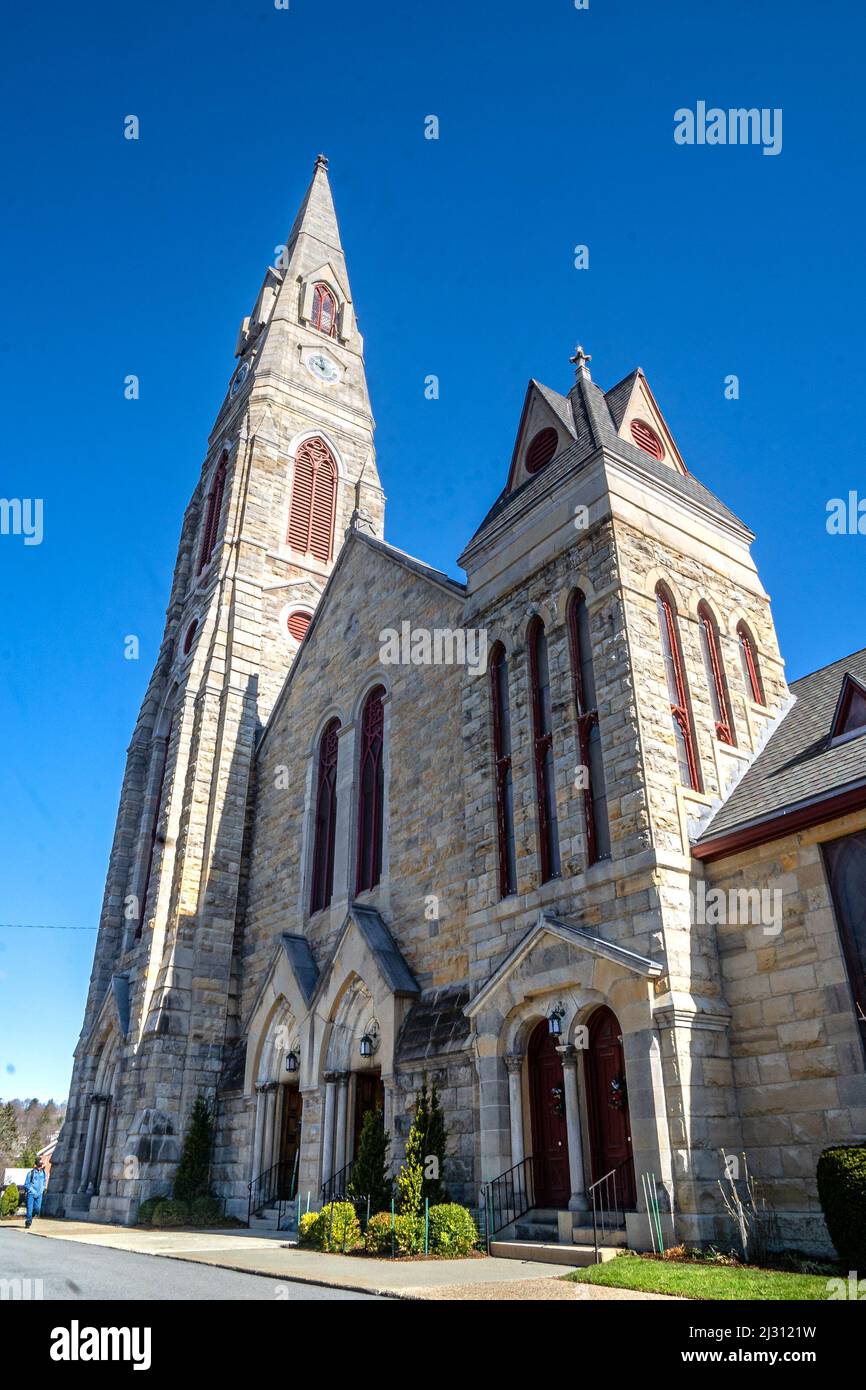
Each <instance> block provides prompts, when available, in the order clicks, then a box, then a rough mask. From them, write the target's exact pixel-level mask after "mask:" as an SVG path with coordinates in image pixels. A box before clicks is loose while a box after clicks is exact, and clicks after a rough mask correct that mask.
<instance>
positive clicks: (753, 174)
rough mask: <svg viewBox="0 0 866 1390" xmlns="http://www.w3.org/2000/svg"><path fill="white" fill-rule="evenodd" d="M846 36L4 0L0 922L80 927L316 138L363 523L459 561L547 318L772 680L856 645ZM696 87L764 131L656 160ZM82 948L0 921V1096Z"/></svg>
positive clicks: (633, 1)
mask: <svg viewBox="0 0 866 1390" xmlns="http://www.w3.org/2000/svg"><path fill="white" fill-rule="evenodd" d="M863 40H864V18H863V11H862V6H860V5H858V4H856V3H854V0H848V3H844V4H842V3H833V0H830V3H826V2H825V3H823V4H821V5H816V4H814V3H813V0H809V3H806V0H799V3H792V2H791V0H784V3H783V0H773V3H770V0H762V3H761V4H760V5H756V4H755V0H729V2H728V3H725V4H724V5H696V4H695V3H694V0H665V3H661V4H655V5H647V4H644V3H639V0H590V9H589V10H588V11H577V10H575V9H574V7H573V0H533V2H532V3H531V4H527V3H525V0H524V2H523V3H517V0H501V2H500V3H498V4H495V5H494V4H490V3H487V4H481V3H474V4H473V3H471V0H469V3H467V0H438V3H437V4H435V5H429V6H418V5H406V4H397V3H395V0H392V3H389V4H383V3H375V0H372V3H368V4H364V5H359V4H357V3H348V0H334V2H333V3H329V4H328V5H323V4H322V3H321V0H291V8H290V9H289V11H281V10H276V9H275V8H273V7H272V6H270V5H269V4H268V3H266V0H251V3H243V0H209V3H207V4H205V3H202V0H186V3H184V4H183V5H177V4H168V3H166V0H159V2H158V3H150V4H148V5H147V6H143V5H117V4H111V5H109V4H90V5H86V4H85V5H78V6H72V5H68V4H59V3H56V0H52V3H48V4H43V5H40V6H38V7H37V8H35V9H33V10H32V12H31V13H30V14H29V15H23V14H22V7H18V9H17V12H13V11H10V12H9V13H8V14H7V17H6V19H5V20H4V61H3V81H2V95H0V102H2V118H3V126H2V150H3V169H2V172H3V188H4V193H5V194H6V201H7V214H6V215H5V216H4V218H3V222H2V226H0V276H2V291H3V300H2V302H3V317H2V326H0V350H2V354H3V356H2V363H3V372H2V382H3V386H4V388H5V389H4V397H5V399H4V409H3V416H2V418H3V426H4V440H3V449H2V455H0V458H2V475H0V495H2V496H6V497H10V496H11V497H34V496H38V497H42V498H44V507H45V538H44V541H43V543H42V545H41V546H38V547H36V546H33V547H24V546H23V544H22V542H21V539H20V538H16V537H10V536H0V576H2V598H3V607H2V612H3V619H2V634H0V719H2V729H3V734H4V736H3V757H2V759H0V806H2V808H3V824H2V834H0V922H3V923H31V924H36V923H47V924H53V925H56V926H63V927H76V928H93V927H94V926H95V924H96V922H97V919H98V914H99V908H100V902H101V897H102V888H103V879H104V873H105V868H106V864H107V858H108V851H109V846H110V841H111V835H112V831H113V825H114V816H115V810H116V801H117V795H118V791H119V786H120V778H121V774H122V769H123V762H124V754H125V749H126V747H127V744H128V741H129V737H130V734H131V731H132V727H133V723H134V720H135V716H136V712H137V709H138V705H139V702H140V699H141V696H142V694H143V691H144V687H145V684H146V681H147V678H148V674H149V671H150V667H151V664H152V662H153V659H154V657H155V655H156V652H157V648H158V644H159V641H160V637H161V633H162V626H163V619H164V611H165V604H166V600H167V596H168V588H169V582H170V577H171V571H172V566H173V563H174V557H175V549H176V545H177V537H178V530H179V525H180V520H181V516H182V512H183V509H184V506H185V504H186V502H187V499H188V495H189V493H190V491H191V490H192V488H193V486H194V484H195V481H196V478H197V476H198V472H199V468H200V464H201V460H202V457H203V454H204V450H205V445H206V439H207V435H208V432H209V430H210V427H211V424H212V421H213V418H214V414H215V412H216V409H217V408H218V406H219V404H220V401H221V399H222V396H223V392H224V390H225V386H226V383H227V381H228V378H229V375H230V373H231V370H232V362H233V358H232V353H233V348H234V343H235V337H236V333H237V328H238V324H239V321H240V319H241V317H242V316H243V315H244V314H245V313H248V312H249V310H250V308H251V307H252V304H253V300H254V297H255V295H256V293H257V291H258V288H259V285H260V283H261V279H262V275H263V272H264V268H265V266H266V264H267V263H268V262H269V261H270V260H271V259H272V258H273V255H274V247H275V245H276V244H277V243H279V242H282V241H283V240H284V239H285V237H286V235H287V232H288V229H289V227H290V225H291V222H292V219H293V217H294V214H295V211H296V207H297V204H298V202H299V200H300V198H301V196H302V194H303V192H304V189H305V187H306V185H307V182H308V180H309V177H310V173H311V170H312V165H313V160H314V158H315V155H316V154H317V153H318V151H319V150H323V151H325V152H326V153H327V154H328V156H329V157H330V161H331V177H332V184H333V188H334V194H335V198H336V203H337V211H338V214H339V217H340V221H341V226H342V231H343V240H344V244H345V247H346V253H347V257H348V262H349V271H350V275H351V279H352V286H353V291H354V298H355V304H356V307H357V311H358V316H359V321H360V326H361V329H362V332H363V333H364V335H365V338H366V344H367V365H368V373H369V382H370V390H371V394H372V399H373V407H374V411H375V414H376V418H377V421H378V432H377V445H378V460H379V468H380V472H381V475H382V479H383V483H384V486H385V490H386V492H387V494H388V498H389V502H388V513H387V535H388V537H389V539H391V540H392V541H394V542H395V543H396V544H398V545H400V546H403V547H404V548H406V549H407V550H409V551H411V552H413V553H415V554H418V555H420V556H422V557H424V558H426V559H428V560H430V561H431V562H432V563H434V564H437V565H440V566H442V567H443V568H446V569H448V570H450V571H451V572H452V573H453V572H455V565H454V559H455V557H456V555H457V554H458V553H459V551H460V549H461V547H462V545H463V544H464V542H465V541H466V539H467V538H468V536H469V535H470V534H471V532H472V531H473V530H474V528H475V526H476V524H477V522H478V521H479V519H480V517H481V516H482V515H483V513H484V511H485V510H486V508H487V507H488V506H489V504H490V502H491V501H492V499H493V498H494V496H495V495H496V493H497V492H498V491H499V489H500V487H501V486H502V483H503V480H504V478H505V476H506V472H507V468H508V462H509V458H510V453H511V447H512V444H513V436H514V431H515V428H516V425H517V420H518V415H519V411H520V406H521V402H522V398H523V392H524V389H525V386H526V381H527V379H528V378H529V377H530V376H537V377H539V378H540V379H541V380H542V381H544V382H547V383H548V384H549V385H551V386H554V387H556V388H558V389H560V390H567V389H568V386H569V384H570V381H571V371H572V369H571V367H570V366H569V361H568V359H569V356H570V354H571V352H572V351H573V348H574V344H575V342H576V341H577V340H578V339H580V340H581V341H582V342H583V343H584V344H585V346H586V347H587V349H588V350H589V351H590V352H591V353H592V354H593V362H592V369H593V374H594V377H595V379H596V381H598V382H599V383H600V384H601V385H602V386H605V387H607V386H610V385H612V384H613V383H614V382H616V381H618V380H619V379H620V378H621V377H622V376H624V375H625V373H626V372H628V371H629V370H630V369H631V368H632V367H634V366H635V365H637V364H640V365H641V366H642V367H643V368H644V370H645V371H646V372H647V374H648V376H649V379H650V382H651V384H652V387H653V390H654V391H655V394H656V396H657V399H658V401H659V403H660V405H661V408H662V410H663V411H664V412H665V414H666V417H667V419H668V422H669V424H670V425H671V428H672V429H673V432H674V435H675V437H676V439H677V441H678V443H679V446H680V448H681V450H682V452H683V455H684V457H685V459H686V462H687V464H688V466H689V467H690V468H691V470H692V471H693V472H694V473H696V474H697V476H698V477H699V478H701V479H702V481H704V482H705V483H706V484H707V485H708V486H709V487H711V488H712V489H714V491H716V492H717V493H718V494H719V495H720V496H721V497H722V498H723V499H724V500H725V501H726V502H727V503H728V504H729V505H730V506H731V507H733V509H734V510H735V511H736V512H737V513H738V514H739V515H741V516H742V517H743V518H744V519H745V520H746V521H748V523H749V524H750V525H751V527H752V529H753V530H754V531H755V532H756V534H757V537H758V539H757V542H756V545H755V555H756V558H757V562H758V565H759V568H760V571H761V574H762V576H763V579H764V583H765V585H766V587H767V588H768V590H769V591H770V593H771V595H772V597H773V600H774V608H775V616H776V622H777V625H778V629H779V634H780V639H781V643H782V650H783V653H784V654H785V655H786V657H787V660H788V670H789V675H791V676H797V675H801V674H803V673H804V672H806V671H808V670H812V669H814V668H815V667H817V666H820V665H822V664H824V663H826V662H828V661H830V660H832V659H834V658H837V657H839V656H841V655H844V654H845V653H847V652H849V651H851V650H852V649H854V648H856V647H859V646H862V645H863V641H864V632H863V623H862V611H863V582H862V576H863V556H864V546H866V538H863V537H860V538H857V537H835V538H831V537H829V536H828V535H827V534H826V532H825V526H824V521H825V507H826V503H827V500H828V498H830V497H833V496H836V495H840V494H842V495H844V494H846V493H847V491H848V490H849V489H850V488H859V489H860V492H861V494H862V493H863V492H864V490H866V483H864V469H863V445H862V438H861V436H862V430H863V405H862V387H861V380H862V371H863V368H862V325H863V322H864V312H863V311H864V302H863V301H864V275H863V264H862V256H863V237H862V226H863V219H864V186H863V159H862V150H863V142H864V128H863V127H864V99H863V78H862V62H863V48H864V43H863ZM700 99H702V100H705V101H707V102H708V104H710V105H714V104H718V105H721V106H724V107H728V106H752V105H754V106H758V107H781V108H782V109H783V112H784V124H783V134H784V144H783V150H782V153H781V154H780V155H779V156H778V157H776V158H769V157H765V156H763V155H762V154H761V151H760V150H759V149H757V148H751V147H748V148H709V147H702V148H699V147H695V148H682V147H679V146H677V145H675V143H674V140H673V128H674V122H673V113H674V111H675V110H676V109H677V108H678V107H681V106H690V107H694V105H695V103H696V102H697V101H698V100H700ZM131 113H132V114H136V115H138V116H139V118H140V121H141V138H140V140H139V141H138V142H129V141H126V140H125V139H124V138H123V118H124V116H125V115H128V114H131ZM431 113H434V114H436V115H438V117H439V119H440V122H441V138H440V139H439V141H438V142H432V141H427V140H425V139H424V138H423V122H424V117H425V116H426V115H428V114H431ZM577 243H586V244H588V245H589V247H590V266H591V268H590V270H589V271H588V272H578V271H576V270H575V269H574V268H573V248H574V246H575V245H576V244H577ZM431 372H432V373H436V374H437V375H438V376H439V377H440V380H441V398H440V400H439V401H438V402H429V401H426V400H425V399H424V395H423V381H424V377H425V376H426V375H427V374H428V373H431ZM128 373H135V374H137V375H138V376H139V377H140V379H141V399H140V400H139V401H137V402H127V401H125V400H124V398H123V379H124V377H125V376H126V375H127V374H128ZM728 373H736V374H738V376H739V377H740V383H741V398H740V400H739V401H737V402H729V401H726V400H725V399H724V396H723V381H724V377H725V376H726V374H728ZM128 633H135V634H138V635H139V637H140V640H141V659H140V661H138V662H130V661H126V660H124V657H123V639H124V637H125V635H126V634H128ZM93 943H94V936H93V934H92V931H79V932H75V933H73V932H71V931H44V932H36V931H13V930H8V929H5V928H4V929H3V930H0V1094H7V1095H8V1094H21V1095H25V1094H27V1095H29V1094H34V1093H36V1094H41V1095H43V1096H47V1095H48V1094H49V1093H53V1094H54V1095H55V1096H60V1095H62V1094H65V1091H66V1087H67V1084H68V1077H69V1072H70V1067H71V1052H72V1048H73V1046H74V1044H75V1041H76V1038H77V1035H78V1030H79V1026H80V1021H81V1013H82V1008H83V1002H84V996H85V990H86V985H87V979H88V975H89V968H90V960H91V955H92V950H93ZM13 1068H14V1070H12V1069H13Z"/></svg>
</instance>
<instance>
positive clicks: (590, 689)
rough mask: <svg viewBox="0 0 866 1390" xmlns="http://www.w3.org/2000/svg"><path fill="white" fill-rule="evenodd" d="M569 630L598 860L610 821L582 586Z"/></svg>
mask: <svg viewBox="0 0 866 1390" xmlns="http://www.w3.org/2000/svg"><path fill="white" fill-rule="evenodd" d="M568 631H569V638H570V647H571V669H572V675H573V677H574V701H575V706H576V709H577V743H578V754H579V757H580V763H581V766H582V767H585V768H586V769H587V772H588V782H589V785H588V786H587V787H584V789H583V804H584V822H585V825H586V846H587V862H588V863H590V864H596V863H598V861H599V860H601V859H609V858H610V853H611V848H610V821H609V818H608V810H607V789H606V786H605V780H604V759H603V755H602V750H601V729H600V727H599V722H598V696H597V695H596V689H595V670H594V667H593V661H592V640H591V637H590V631H589V610H588V609H587V606H586V596H585V595H584V594H583V593H582V592H581V591H580V590H579V589H578V590H577V591H576V592H575V593H574V594H572V596H571V600H570V603H569V606H568Z"/></svg>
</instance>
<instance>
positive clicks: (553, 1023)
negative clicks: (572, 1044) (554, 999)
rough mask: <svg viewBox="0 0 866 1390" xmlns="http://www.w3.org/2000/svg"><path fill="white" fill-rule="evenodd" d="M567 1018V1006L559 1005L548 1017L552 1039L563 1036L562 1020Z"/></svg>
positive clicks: (548, 1028) (548, 1026) (548, 1029)
mask: <svg viewBox="0 0 866 1390" xmlns="http://www.w3.org/2000/svg"><path fill="white" fill-rule="evenodd" d="M564 1018H565V1005H564V1004H557V1006H556V1008H555V1009H552V1010H551V1012H550V1013H549V1014H548V1015H547V1031H548V1033H550V1035H551V1037H554V1038H558V1037H560V1036H561V1034H562V1020H563V1019H564Z"/></svg>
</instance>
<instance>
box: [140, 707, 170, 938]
mask: <svg viewBox="0 0 866 1390" xmlns="http://www.w3.org/2000/svg"><path fill="white" fill-rule="evenodd" d="M173 728H174V715H173V714H172V716H171V719H170V720H169V725H168V729H167V730H166V734H165V744H164V747H163V749H162V755H161V763H160V771H159V780H158V782H157V787H156V799H155V802H154V807H153V819H152V821H151V825H150V841H149V844H148V850H147V867H146V869H145V871H144V882H143V885H142V889H141V900H140V901H139V904H138V921H137V922H136V926H135V940H136V941H138V940H140V938H141V933H142V931H143V930H144V919H145V914H146V911H147V897H148V893H149V892H150V879H151V874H152V872H153V860H154V856H155V854H156V836H157V831H158V830H159V818H160V814H161V812H162V801H163V794H164V792H165V776H166V772H167V770H168V752H169V749H170V747H171V734H172V729H173Z"/></svg>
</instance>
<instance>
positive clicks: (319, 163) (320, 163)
mask: <svg viewBox="0 0 866 1390" xmlns="http://www.w3.org/2000/svg"><path fill="white" fill-rule="evenodd" d="M327 167H328V156H327V155H326V154H320V155H317V156H316V168H317V169H327Z"/></svg>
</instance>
